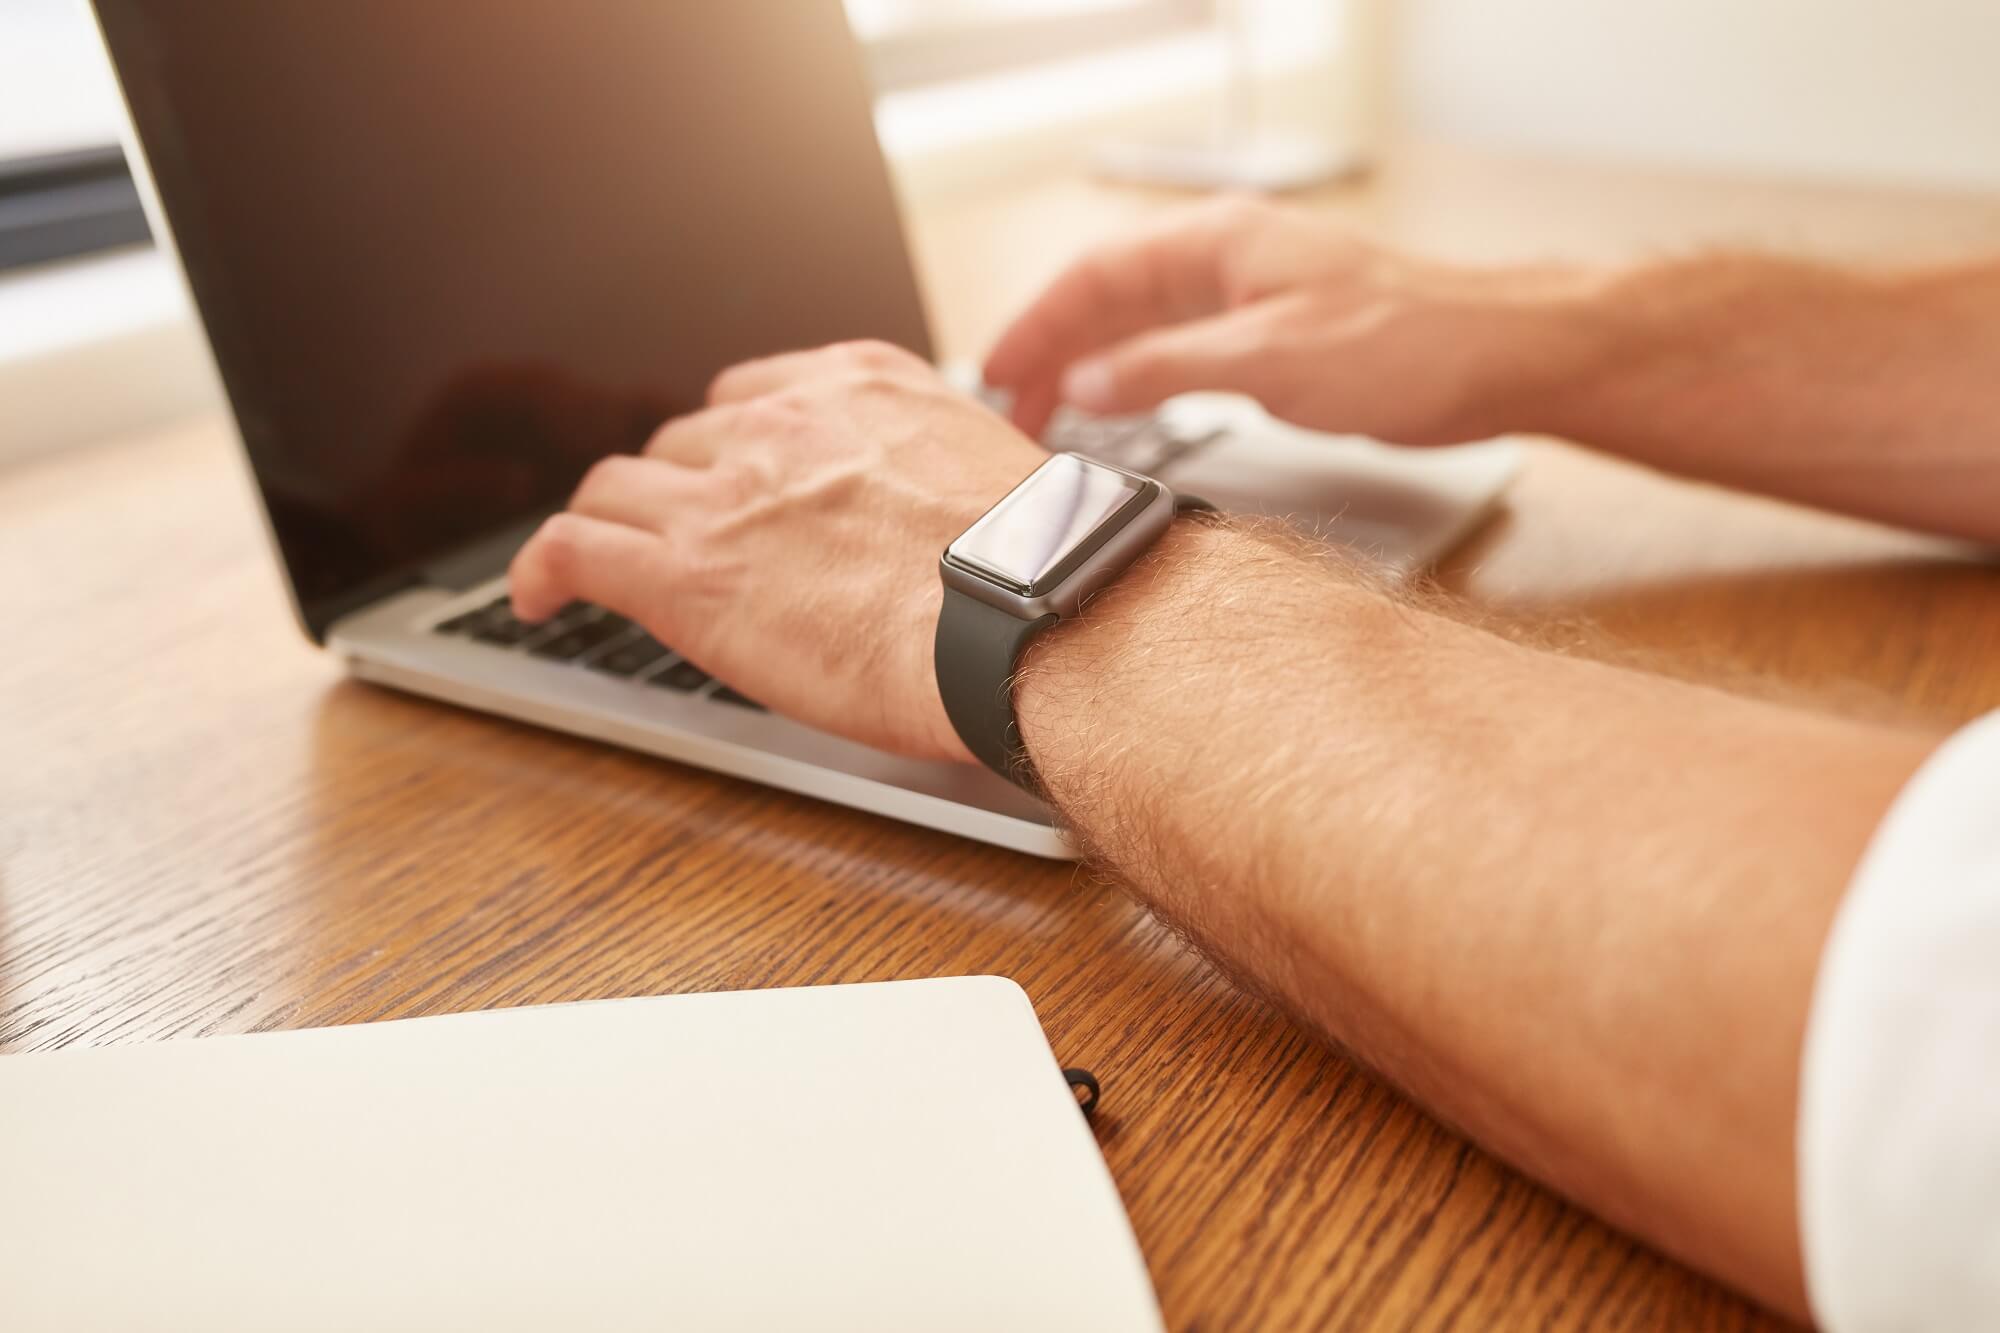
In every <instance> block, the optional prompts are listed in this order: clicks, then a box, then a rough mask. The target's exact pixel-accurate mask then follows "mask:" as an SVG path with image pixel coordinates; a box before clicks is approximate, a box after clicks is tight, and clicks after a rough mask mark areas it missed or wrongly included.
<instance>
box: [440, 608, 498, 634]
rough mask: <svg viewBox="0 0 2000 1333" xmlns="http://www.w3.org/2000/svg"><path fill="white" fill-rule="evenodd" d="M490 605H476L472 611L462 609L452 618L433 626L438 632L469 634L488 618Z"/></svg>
mask: <svg viewBox="0 0 2000 1333" xmlns="http://www.w3.org/2000/svg"><path fill="white" fill-rule="evenodd" d="M489 610H491V608H490V607H484V606H475V607H473V608H472V609H471V610H470V611H461V612H459V613H458V614H457V615H455V616H453V617H452V618H451V619H450V620H445V621H440V622H439V623H438V624H435V625H433V626H431V630H432V632H433V633H436V634H467V633H470V632H471V631H472V630H473V629H474V628H475V627H476V626H477V625H478V624H479V622H480V621H482V620H484V619H485V618H486V613H487V612H488V611H489Z"/></svg>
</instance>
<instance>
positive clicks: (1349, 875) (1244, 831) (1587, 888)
mask: <svg viewBox="0 0 2000 1333" xmlns="http://www.w3.org/2000/svg"><path fill="white" fill-rule="evenodd" d="M1016 707H1017V711H1018V712H1019V714H1020V717H1021V724H1022V730H1023V735H1024V737H1025V739H1026V742H1027V745H1028V749H1029V753H1030V755H1031V756H1032V757H1033V759H1034V761H1035V764H1036V766H1037V768H1038V770H1039V771H1040V772H1041V774H1042V775H1043V779H1044V781H1045V783H1046V784H1047V787H1048V790H1049V793H1050V796H1051V799H1052V800H1053V802H1054V804H1055V805H1056V806H1057V808H1058V809H1059V810H1060V811H1061V812H1062V813H1063V815H1064V816H1065V817H1066V818H1067V819H1068V820H1070V821H1071V822H1072V823H1073V825H1074V826H1075V827H1076V829H1077V830H1078V832H1079V833H1080V835H1081V836H1082V838H1083V839H1084V840H1085V842H1086V843H1087V844H1088V845H1089V846H1090V847H1091V849H1092V850H1093V852H1094V854H1095V855H1096V856H1097V857H1098V858H1099V859H1100V860H1101V861H1102V862H1103V863H1104V864H1106V865H1107V866H1108V867H1110V868H1111V869H1112V870H1113V871H1114V872H1115V873H1117V874H1118V875H1119V876H1121V877H1122V878H1123V879H1125V880H1126V881H1127V882H1128V883H1129V884H1131V885H1132V886H1133V888H1134V889H1135V890H1136V891H1137V892H1138V893H1139V894H1140V895H1141V896H1142V897H1143V898H1144V899H1145V900H1146V901H1148V902H1149V903H1150V904H1151V905H1152V906H1153V907H1154V908H1155V909H1156V910H1158V911H1159V912H1160V913H1161V914H1162V915H1164V916H1166V917H1168V918H1169V919H1171V920H1172V921H1174V922H1175V923H1176V924H1177V925H1179V926H1181V927H1183V928H1184V929H1186V930H1187V931H1188V933H1189V934H1190V935H1191V936H1193V937H1194V938H1195V939H1196V940H1198V941H1200V942H1201V943H1202V944H1203V946H1204V947H1205V948H1206V949H1208V950H1209V951H1210V952H1211V953H1212V954H1214V955H1215V956H1216V957H1217V958H1218V959H1219V960H1220V961H1222V962H1223V963H1224V964H1225V965H1226V966H1227V967H1229V968H1230V969H1232V970H1233V971H1234V972H1236V973H1237V974H1239V975H1241V976H1243V977H1244V978H1246V979H1248V980H1250V981H1251V982H1252V983H1253V984H1255V985H1256V986H1258V987H1259V988H1260V989H1262V990H1264V991H1266V992H1268V993H1270V994H1271V995H1273V996H1274V997H1275V998H1277V999H1279V1000H1280V1001H1282V1002H1283V1003H1285V1004H1286V1005H1288V1006H1289V1007H1290V1008H1292V1009H1293V1010H1294V1011H1295V1012H1297V1013H1298V1014H1300V1015H1301V1016H1302V1017H1303V1018H1305V1019H1306V1020H1307V1021H1309V1022H1311V1023H1313V1024H1315V1025H1317V1026H1319V1027H1320V1028H1321V1029H1323V1030H1324V1031H1326V1032H1327V1033H1328V1034H1329V1035H1331V1036H1333V1037H1334V1038H1335V1039H1337V1040H1339V1041H1340V1042H1342V1043H1344V1044H1345V1045H1347V1046H1349V1047H1350V1048H1352V1049H1353V1050H1355V1051H1356V1052H1357V1053H1358V1054H1359V1055H1360V1056H1361V1057H1362V1058H1363V1059H1365V1060H1367V1061H1368V1062H1370V1063H1371V1064H1373V1065H1374V1066H1376V1067H1377V1068H1379V1069H1380V1070H1382V1071H1383V1072H1384V1073H1385V1074H1387V1075H1388V1076H1389V1077H1390V1078H1392V1079H1393V1080H1395V1081H1396V1082H1398V1083H1399V1084H1401V1085H1402V1086H1404V1087H1405V1088H1407V1089H1408V1090H1410V1091H1411V1092H1412V1093H1413V1094H1414V1095H1415V1096H1417V1097H1418V1098H1419V1099H1420V1100H1422V1101H1423V1102H1425V1103H1426V1104H1428V1105H1430V1106H1431V1107H1433V1108H1434V1109H1435V1110H1437V1111H1438V1112H1439V1113H1440V1114H1442V1115H1443V1116H1444V1117H1445V1118H1447V1119H1448V1120H1451V1121H1453V1122H1455V1123H1457V1124H1459V1125H1460V1126H1462V1127H1463V1128H1464V1129H1466V1130H1467V1131H1468V1132H1469V1133H1471V1134H1472V1135H1473V1136H1474V1137H1475V1138H1477V1139H1479V1140H1480V1141H1482V1142H1484V1143H1486V1144H1488V1145H1489V1146H1491V1147H1492V1148H1494V1149H1495V1150H1497V1151H1498V1152H1500V1153H1501V1154H1502V1155H1504V1156H1506V1157H1508V1158H1510V1159H1512V1160H1514V1161H1515V1162H1517V1163H1519V1164H1520V1165H1522V1166H1523V1167H1524V1168H1526V1169H1528V1170H1529V1171H1531V1172H1532V1173H1534V1174H1536V1175H1538V1176H1540V1177H1541V1178H1543V1179H1545V1180H1547V1181H1549V1182H1550V1183H1552V1184H1554V1185H1555V1186H1556V1187H1557V1188H1559V1189H1561V1190H1563V1191H1564V1192H1566V1193H1569V1194H1571V1195H1573V1196H1574V1197H1576V1198H1578V1199H1579V1200H1581V1201H1582V1202H1583V1203H1585V1204H1586V1205H1587V1206H1590V1207H1592V1208H1594V1209H1596V1210H1598V1211H1599V1212H1601V1213H1603V1214H1605V1215H1606V1216H1608V1217H1610V1218H1611V1219H1612V1220H1614V1221H1616V1222H1618V1223H1619V1224H1621V1225H1624V1226H1626V1227H1628V1228H1630V1229H1631V1230H1633V1231H1635V1232H1637V1233H1639V1234H1641V1235H1644V1236H1647V1237H1648V1238H1650V1239H1652V1240H1654V1241H1655V1242H1657V1243H1659V1244H1661V1245H1663V1246H1665V1247H1667V1248H1668V1249H1670V1250H1673V1251H1675V1252H1677V1253H1679V1254H1681V1255H1683V1256H1684V1257H1687V1258H1689V1259H1690V1260H1692V1261H1694V1262H1696V1263H1698V1264H1700V1265H1702V1266H1704V1267H1707V1268H1709V1269H1710V1270H1711V1271H1714V1272H1716V1273H1718V1274H1720V1275H1722V1276H1724V1277H1725V1278H1727V1279H1729V1280H1731V1281H1733V1282H1735V1283H1737V1284H1739V1285H1742V1286H1744V1287H1746V1288H1747V1289H1749V1290H1751V1291H1753V1292H1754V1293H1756V1294H1758V1295H1759V1296H1761V1297H1762V1298H1764V1299H1766V1300H1768V1301H1771V1302H1773V1303H1776V1304H1779V1305H1781V1306H1783V1307H1785V1308H1789V1309H1792V1310H1794V1311H1797V1310H1799V1309H1801V1296H1800V1285H1799V1273H1798V1259H1797V1252H1796V1234H1797V1231H1796V1223H1795V1218H1794V1212H1793V1161H1792V1117H1793V1114H1794V1109H1795V1097H1796V1079H1797V1070H1798V1048H1799V1041H1800V1037H1801V1034H1802V1031H1803V1027H1804V1021H1805V1014H1806V1008H1807V1003H1808V1000H1809V996H1810V990H1811V983H1812V978H1813V973H1814V968H1815V964H1816V959H1817V955H1818V950H1819V946H1820V942H1821V940H1822V938H1823V936H1824V934H1825V931H1826V928H1827V925H1828V923H1829V921H1830V920H1831V916H1832V913H1833V911H1834V908H1835V906H1836V905H1837V903H1838V901H1839V897H1840V894H1841V892H1842V890H1843V888H1844V886H1845V884H1846V882H1847V878H1848V875H1849V873H1850V871H1851V869H1852V867H1853V865H1854V862H1855V860H1856V858H1857V857H1858V855H1859V852H1860V850H1861V848H1862V845H1863V843H1864V841H1865V840H1866V838H1867V837H1868V834H1869V832H1870V830H1871V829H1872V828H1873V826H1874V824H1875V822H1876V820H1877V818H1878V817H1879V815H1880V814H1881V812H1882V810H1883V809H1884V808H1885V807H1886V805H1887V803H1888V801H1889V800H1890V798H1891V796H1892V795H1893V794H1894V792H1895V791H1896V790H1897V788H1898V787H1899V786H1900V784H1901V783H1902V781H1903V780H1904V778H1905V777H1906V776H1907V775H1908V774H1909V773H1910V772H1911V771H1912V770H1913V769H1914V767H1915V765H1916V764H1917V762H1918V761H1919V759H1920V758H1921V755H1922V754H1923V752H1924V750H1925V749H1926V743H1925V741H1924V740H1923V739H1921V738H1911V737H1908V736H1905V735H1902V734H1899V733H1895V732H1888V731H1883V730H1878V729H1872V728H1864V727H1859V726H1853V725H1849V724H1844V723H1839V722H1833V721H1827V720H1823V719H1818V718H1814V717H1811V716H1808V715H1803V714H1798V713H1793V712H1790V711H1787V710H1784V709H1780V708H1775V707H1771V706H1767V705H1762V704H1756V703H1750V702H1746V701H1742V700H1738V699H1735V698H1732V697H1730V696H1726V695H1722V694H1718V693H1714V692H1711V691H1706V690H1701V689H1697V688H1694V687H1690V686H1686V685H1681V684H1676V683H1673V682H1668V681H1665V680H1660V679H1656V678H1652V677H1648V676H1643V675H1638V674H1635V673H1629V672H1623V671H1619V670H1616V669H1613V668H1609V667H1605V666H1602V665H1598V664H1594V663H1590V662H1584V661H1579V660H1571V659H1565V658H1560V657H1553V656H1550V655H1547V654H1544V653H1540V652H1536V651H1533V650H1530V649H1527V648H1523V647H1520V646H1517V645H1514V644H1511V643H1508V642H1505V641H1503V640H1500V639H1498V638H1495V637H1492V636H1490V635H1487V634H1485V633H1482V632H1480V631H1478V630H1475V629H1472V628H1468V627H1466V626H1464V625H1462V624H1459V623H1457V622H1455V621H1453V620H1451V619H1449V618H1447V617H1444V616H1440V615H1435V614H1432V613H1430V612H1427V611H1425V610H1422V609H1419V608H1417V607H1414V606H1411V605H1408V604H1406V603H1402V602H1399V601H1398V600H1396V599H1395V598H1394V597H1392V596H1390V595H1387V594H1385V593H1384V592H1382V591H1380V590H1377V589H1372V588H1370V587H1369V586H1368V585H1367V584H1366V583H1365V581H1363V580H1361V579H1358V578H1356V577H1354V576H1352V575H1351V574H1345V573H1341V572H1337V571H1336V570H1334V569H1332V568H1330V567H1328V566H1325V565H1322V564H1319V563H1317V562H1316V561H1315V560H1314V558H1313V557H1310V556H1307V555H1303V554H1301V553H1300V552H1299V551H1297V550H1296V549H1294V548H1293V547H1291V546H1289V545H1287V544H1286V543H1284V542H1278V543H1275V544H1273V543H1269V542H1266V541H1264V540H1262V539H1260V538H1256V537H1252V536H1246V535H1244V534H1242V533H1239V532H1234V531H1226V530H1225V531H1215V530H1201V529H1196V528H1193V527H1191V526H1189V525H1181V526H1179V527H1177V529H1176V531H1175V532H1174V533H1173V534H1171V535H1170V537H1169V538H1168V539H1167V540H1166V541H1165V542H1164V543H1163V544H1162V549H1161V551H1160V552H1159V555H1158V557H1157V558H1156V559H1154V560H1151V561H1149V562H1148V563H1147V564H1145V565H1143V566H1142V567H1140V568H1139V569H1138V570H1136V571H1135V572H1134V575H1133V576H1132V577H1131V578H1129V579H1128V580H1127V581H1126V582H1124V583H1121V585H1119V586H1118V587H1117V588H1114V589H1113V590H1112V591H1111V592H1110V593H1108V594H1106V595H1105V597H1103V598H1102V599H1100V600H1099V602H1098V603H1096V604H1094V605H1093V607H1092V608H1091V610H1090V612H1089V614H1088V615H1087V616H1086V617H1085V618H1084V619H1083V620H1082V621H1080V622H1077V623H1074V624H1071V625H1066V626H1063V627H1059V628H1058V630H1056V631H1054V632H1053V633H1052V634H1050V635H1049V636H1045V640H1044V642H1043V643H1042V645H1041V646H1039V647H1038V648H1037V649H1036V650H1035V651H1034V652H1033V654H1032V655H1031V657H1030V659H1029V662H1028V664H1027V668H1026V670H1025V671H1024V673H1023V676H1022V679H1021V681H1020V683H1019V685H1018V687H1017V690H1016Z"/></svg>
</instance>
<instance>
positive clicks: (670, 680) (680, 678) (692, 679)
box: [646, 659, 708, 693]
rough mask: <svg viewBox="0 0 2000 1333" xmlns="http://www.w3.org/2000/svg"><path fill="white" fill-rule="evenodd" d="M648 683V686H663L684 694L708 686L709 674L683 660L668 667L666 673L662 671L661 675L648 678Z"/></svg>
mask: <svg viewBox="0 0 2000 1333" xmlns="http://www.w3.org/2000/svg"><path fill="white" fill-rule="evenodd" d="M646 683H647V684H648V685H663V686H665V687H666V688H667V689H670V690H679V691H681V692H682V693H686V692H687V691H689V690H698V689H700V688H701V687H702V686H704V685H706V684H708V673H707V672H706V671H703V670H702V669H701V668H700V667H698V666H696V665H695V664H694V663H692V662H690V661H687V660H686V659H682V660H681V661H678V662H676V663H674V664H673V665H672V666H670V667H668V668H667V669H666V670H665V671H662V672H661V673H660V674H659V675H657V676H648V677H647V678H646Z"/></svg>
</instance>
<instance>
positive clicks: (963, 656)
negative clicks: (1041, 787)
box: [935, 587, 1056, 786]
mask: <svg viewBox="0 0 2000 1333" xmlns="http://www.w3.org/2000/svg"><path fill="white" fill-rule="evenodd" d="M1055 623H1056V617H1055V616H1054V615H1046V616H1041V617H1039V618H1037V619H1035V620H1022V619H1020V618H1019V617H1016V616H1011V615H1008V614H1007V613H1006V612H1005V611H1002V610H1001V609H1000V608H999V607H997V606H988V605H987V604H986V603H984V602H982V601H980V600H979V599H978V598H976V597H969V596H967V595H966V594H965V593H962V592H960V591H958V590H957V589H956V588H951V587H947V588H946V589H945V590H944V607H943V609H942V610H940V611H939V612H938V632H937V647H936V649H935V660H936V662H937V679H938V694H939V695H940V696H941V697H942V698H943V699H944V711H945V716H947V717H949V718H950V719H951V725H952V726H953V727H954V728H955V729H957V731H958V734H959V738H960V739H961V740H963V741H964V742H965V746H966V748H967V749H969V750H971V751H972V753H973V754H974V755H975V756H976V757H977V758H978V760H979V762H980V763H982V764H984V765H986V766H987V767H988V768H990V769H992V770H993V771H994V772H996V773H998V774H999V775H1000V776H1001V777H1003V778H1007V779H1008V780H1009V781H1012V782H1019V783H1021V784H1022V785H1023V786H1026V785H1027V783H1026V782H1025V781H1024V779H1026V778H1027V776H1028V775H1027V773H1026V772H1024V771H1023V769H1024V768H1025V765H1026V763H1027V754H1026V752H1025V751H1023V750H1022V748H1021V730H1020V728H1019V726H1017V725H1016V724H1015V721H1014V664H1015V663H1016V662H1017V661H1019V660H1020V657H1021V650H1022V649H1024V648H1026V647H1027V646H1028V640H1030V639H1032V638H1034V637H1035V636H1036V635H1037V634H1040V633H1041V632H1042V631H1043V630H1045V629H1047V628H1048V627H1049V626H1051V625H1053V624H1055Z"/></svg>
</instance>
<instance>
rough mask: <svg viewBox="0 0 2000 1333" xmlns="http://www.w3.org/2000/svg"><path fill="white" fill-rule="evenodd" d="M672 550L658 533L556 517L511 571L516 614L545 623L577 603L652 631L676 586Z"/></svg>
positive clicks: (532, 540)
mask: <svg viewBox="0 0 2000 1333" xmlns="http://www.w3.org/2000/svg"><path fill="white" fill-rule="evenodd" d="M666 549H667V548H666V546H665V545H664V543H662V542H661V540H660V539H659V537H657V536H655V535H654V534H652V533H647V532H641V531H640V530H639V529H637V528H632V527H627V526H626V525H625V524H623V523H612V522H609V521H607V520H605V519H601V518H592V517H590V516H589V515H586V514H571V513H561V514H556V515H554V516H553V517H551V518H550V519H548V520H547V521H546V522H544V523H543V524H542V526H541V527H540V528H539V529H538V530H537V531H536V532H535V535H534V536H532V537H530V538H529V539H528V542H527V545H525V546H523V547H522V548H521V549H520V550H519V551H517V552H515V554H514V563H513V564H512V565H510V566H509V567H508V570H507V578H508V586H509V588H510V590H511V591H512V593H513V598H514V614H515V615H517V616H519V617H520V618H521V619H523V620H544V619H547V618H548V617H549V616H550V615H553V614H554V613H555V612H556V611H557V610H558V609H560V608H561V607H562V606H563V605H564V604H566V603H568V602H571V601H577V600H581V601H586V602H595V603H597V604H598V605H599V606H605V607H609V608H610V609H612V610H613V611H616V612H618V613H619V614H620V615H624V616H629V617H631V618H632V619H634V620H637V621H640V622H642V623H644V624H646V625H648V626H649V627H650V626H651V625H652V624H653V622H654V621H655V619H656V618H657V615H656V613H657V611H658V609H659V607H660V606H661V605H662V604H663V603H664V600H665V599H663V598H661V597H659V596H658V590H659V589H662V588H669V587H672V586H673V583H672V580H671V578H670V577H669V571H668V570H667V569H666V567H665V566H666Z"/></svg>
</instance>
